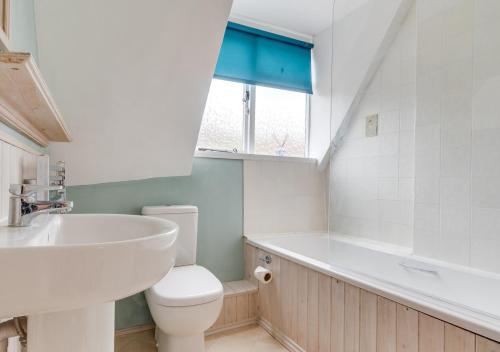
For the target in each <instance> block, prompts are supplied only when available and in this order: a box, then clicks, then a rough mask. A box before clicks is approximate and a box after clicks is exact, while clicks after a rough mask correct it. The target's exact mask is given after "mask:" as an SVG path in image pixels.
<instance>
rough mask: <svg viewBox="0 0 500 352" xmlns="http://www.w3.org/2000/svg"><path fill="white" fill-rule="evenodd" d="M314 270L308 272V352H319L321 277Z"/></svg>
mask: <svg viewBox="0 0 500 352" xmlns="http://www.w3.org/2000/svg"><path fill="white" fill-rule="evenodd" d="M318 275H319V274H318V272H316V271H314V270H307V288H308V291H307V352H318V350H319V335H318V330H319V326H318V322H319V321H318V319H319V317H318V294H319V276H318Z"/></svg>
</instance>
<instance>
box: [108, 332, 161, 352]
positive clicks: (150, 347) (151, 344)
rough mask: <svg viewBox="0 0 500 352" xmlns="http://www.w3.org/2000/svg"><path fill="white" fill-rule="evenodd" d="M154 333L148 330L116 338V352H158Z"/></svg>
mask: <svg viewBox="0 0 500 352" xmlns="http://www.w3.org/2000/svg"><path fill="white" fill-rule="evenodd" d="M156 351H157V350H156V342H155V338H154V331H153V330H147V331H142V332H137V333H134V334H130V335H124V336H117V337H116V338H115V352H156Z"/></svg>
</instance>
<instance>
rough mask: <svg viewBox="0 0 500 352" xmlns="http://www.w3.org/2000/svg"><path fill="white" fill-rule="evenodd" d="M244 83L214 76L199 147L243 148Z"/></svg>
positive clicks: (199, 137)
mask: <svg viewBox="0 0 500 352" xmlns="http://www.w3.org/2000/svg"><path fill="white" fill-rule="evenodd" d="M243 94H244V85H243V84H242V83H234V82H229V81H223V80H219V79H213V80H212V84H211V86H210V92H209V94H208V99H207V104H206V106H205V113H204V115H203V120H202V123H201V129H200V134H199V136H198V147H199V148H211V149H224V150H233V149H237V150H238V151H240V152H241V151H243V121H244V115H243V106H244V105H243Z"/></svg>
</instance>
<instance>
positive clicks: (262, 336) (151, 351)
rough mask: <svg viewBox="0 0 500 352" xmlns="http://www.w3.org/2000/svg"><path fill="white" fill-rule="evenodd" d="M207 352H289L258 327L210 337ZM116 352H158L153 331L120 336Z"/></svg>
mask: <svg viewBox="0 0 500 352" xmlns="http://www.w3.org/2000/svg"><path fill="white" fill-rule="evenodd" d="M205 346H206V352H287V350H286V349H285V348H284V347H283V346H281V345H280V344H279V342H278V341H276V340H275V339H274V338H272V337H271V335H269V334H268V333H267V332H266V331H265V330H264V329H262V328H261V327H260V326H258V325H251V326H247V327H243V328H240V329H237V330H232V331H229V332H225V333H220V334H215V335H211V336H208V337H207V338H206V340H205ZM115 352H156V344H155V341H154V333H153V330H149V331H144V332H138V333H135V334H130V335H125V336H118V337H117V338H116V339H115Z"/></svg>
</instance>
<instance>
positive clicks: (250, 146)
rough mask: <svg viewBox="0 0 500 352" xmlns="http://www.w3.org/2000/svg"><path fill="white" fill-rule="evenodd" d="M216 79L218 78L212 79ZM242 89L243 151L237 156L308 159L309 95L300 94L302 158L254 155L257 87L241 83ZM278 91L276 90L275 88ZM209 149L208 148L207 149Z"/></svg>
mask: <svg viewBox="0 0 500 352" xmlns="http://www.w3.org/2000/svg"><path fill="white" fill-rule="evenodd" d="M213 79H218V78H213ZM241 85H242V87H243V92H242V110H243V116H242V118H243V133H242V146H243V150H241V151H240V150H238V152H237V153H238V154H252V155H263V156H273V157H279V158H290V157H291V158H309V139H310V125H311V108H310V107H311V95H310V94H308V93H302V94H304V95H305V99H306V104H305V106H306V109H305V111H304V124H305V126H304V156H300V157H297V156H278V155H268V154H255V127H256V126H255V112H256V103H257V99H256V97H257V86H256V85H254V84H245V83H241ZM275 89H278V88H275ZM199 148H206V147H204V146H200V145H198V146H197V149H198V150H199ZM208 149H210V148H208Z"/></svg>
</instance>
